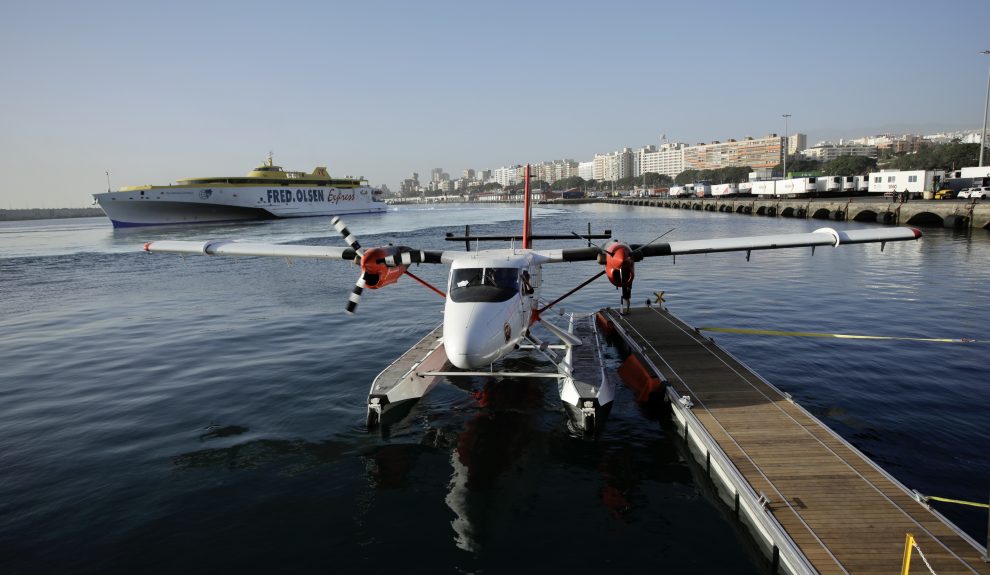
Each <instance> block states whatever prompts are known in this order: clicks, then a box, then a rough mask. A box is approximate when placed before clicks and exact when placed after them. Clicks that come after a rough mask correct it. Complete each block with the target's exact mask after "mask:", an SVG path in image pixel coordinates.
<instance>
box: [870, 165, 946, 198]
mask: <svg viewBox="0 0 990 575" xmlns="http://www.w3.org/2000/svg"><path fill="white" fill-rule="evenodd" d="M944 177H945V172H943V171H941V170H888V171H882V172H871V173H870V189H869V192H870V193H871V194H886V193H888V192H891V193H897V192H910V193H912V194H920V193H922V192H925V191H929V192H930V191H933V189H932V188H933V187H934V186H935V185H936V184H937V183H938V182H940V181H941V180H942V179H943V178H944Z"/></svg>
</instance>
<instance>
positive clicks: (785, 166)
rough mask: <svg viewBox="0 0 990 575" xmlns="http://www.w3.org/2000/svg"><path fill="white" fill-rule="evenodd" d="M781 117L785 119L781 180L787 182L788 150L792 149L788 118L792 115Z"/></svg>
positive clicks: (782, 115)
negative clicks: (788, 133)
mask: <svg viewBox="0 0 990 575" xmlns="http://www.w3.org/2000/svg"><path fill="white" fill-rule="evenodd" d="M780 117H781V118H783V119H784V173H783V177H782V178H781V179H784V180H786V179H787V148H789V147H790V145H789V144H790V142H788V136H787V118H790V117H791V115H790V114H781V115H780Z"/></svg>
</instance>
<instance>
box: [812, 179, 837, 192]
mask: <svg viewBox="0 0 990 575" xmlns="http://www.w3.org/2000/svg"><path fill="white" fill-rule="evenodd" d="M815 191H817V192H818V193H819V194H837V193H839V192H841V191H842V176H819V177H817V178H815Z"/></svg>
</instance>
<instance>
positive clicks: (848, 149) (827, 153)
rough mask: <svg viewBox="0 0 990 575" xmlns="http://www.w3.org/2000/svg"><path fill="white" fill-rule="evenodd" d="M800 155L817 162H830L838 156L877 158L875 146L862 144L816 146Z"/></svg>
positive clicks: (824, 144) (823, 144) (825, 144)
mask: <svg viewBox="0 0 990 575" xmlns="http://www.w3.org/2000/svg"><path fill="white" fill-rule="evenodd" d="M801 155H802V156H804V157H806V158H808V159H810V160H818V161H819V162H830V161H832V160H834V159H836V158H838V157H840V156H866V157H867V158H877V157H878V152H877V147H876V146H864V145H862V144H827V143H822V144H817V145H815V146H813V147H811V148H807V149H805V150H804V151H802V152H801Z"/></svg>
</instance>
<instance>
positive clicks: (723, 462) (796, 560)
mask: <svg viewBox="0 0 990 575" xmlns="http://www.w3.org/2000/svg"><path fill="white" fill-rule="evenodd" d="M612 326H613V328H614V329H615V330H616V331H617V332H618V333H619V334H620V335H621V336H622V339H623V340H625V342H626V344H627V345H629V347H630V349H631V350H632V351H633V353H635V354H636V356H637V357H638V358H639V360H640V361H642V362H643V363H644V364H645V365H647V366H648V367H649V368H650V370H651V371H652V372H653V373H654V374H655V375H657V376H658V377H660V378H661V380H662V381H663V382H664V389H665V401H667V402H669V404H670V408H671V413H672V414H673V415H674V419H675V421H677V423H678V424H679V426H680V429H679V431H680V433H681V436H682V437H683V438H684V441H685V443H686V444H687V445H688V448H689V449H690V448H691V446H692V445H693V446H694V447H695V448H696V449H697V450H698V451H697V454H698V455H699V456H700V459H699V463H702V462H704V464H705V466H706V469H707V471H708V476H709V478H710V479H712V480H713V481H714V480H715V478H716V477H718V478H719V479H720V480H721V481H720V482H721V483H722V485H723V487H725V490H726V492H727V493H728V494H730V495H731V497H730V499H731V500H730V501H726V503H727V504H729V505H731V506H732V507H733V509H734V510H735V512H736V515H737V517H738V518H739V520H740V521H743V522H744V523H746V524H747V525H749V526H750V531H751V532H752V533H753V535H754V537H756V538H757V542H758V543H760V544H761V546H762V547H763V548H764V549H765V550H766V551H768V552H769V553H768V555H769V557H768V559H769V560H770V562H771V564H772V565H773V567H774V572H779V570H780V568H783V569H784V572H786V573H792V574H794V575H806V574H807V575H813V574H817V573H818V571H817V570H816V569H815V568H814V566H812V564H811V563H810V562H809V561H808V559H807V557H805V556H804V553H802V552H801V550H800V549H798V546H797V544H796V543H794V540H792V539H791V537H790V536H789V535H788V534H787V531H786V530H784V528H783V526H781V524H780V523H779V522H777V519H776V518H775V517H774V516H773V515H772V514H771V513H770V512H769V511H768V510H767V504H768V501H767V498H766V497H765V496H764V495H761V494H759V493H757V492H756V491H754V490H753V488H752V487H751V486H750V484H749V482H747V481H746V479H745V478H744V477H743V476H742V474H740V473H739V470H738V469H736V467H735V466H734V465H733V464H732V462H731V461H730V460H729V457H728V456H727V455H726V454H725V452H724V451H722V448H721V447H719V445H718V443H717V442H716V441H715V439H714V438H713V437H712V436H711V435H710V434H709V433H708V431H707V430H706V429H705V426H704V425H702V424H701V422H700V421H698V418H697V417H695V415H694V413H692V412H691V407H690V405H691V404H690V403H688V402H683V403H682V402H681V398H680V397H678V396H677V392H676V391H674V389H673V388H672V387H670V386H669V385H666V383H667V382H666V380H664V379H663V375H662V373H661V371H660V370H659V369H657V366H656V365H654V363H653V361H651V360H650V358H649V357H647V355H646V354H645V353H643V349H642V348H641V347H640V346H639V345H638V344H637V343H636V342H635V340H633V338H631V337H630V336H629V334H628V333H626V331H625V330H624V329H623V328H622V326H621V325H620V324H619V322H616V321H613V322H612Z"/></svg>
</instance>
